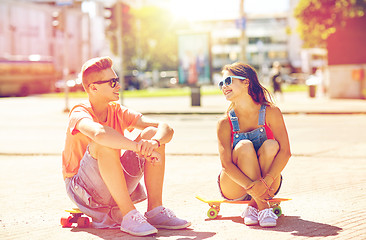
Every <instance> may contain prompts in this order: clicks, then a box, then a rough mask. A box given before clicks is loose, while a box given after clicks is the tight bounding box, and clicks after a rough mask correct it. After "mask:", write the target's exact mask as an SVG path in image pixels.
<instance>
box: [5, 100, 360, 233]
mask: <svg viewBox="0 0 366 240" xmlns="http://www.w3.org/2000/svg"><path fill="white" fill-rule="evenodd" d="M77 101H79V100H76V99H72V100H70V105H72V104H73V103H75V102H77ZM125 104H126V105H127V106H129V107H131V108H134V109H135V110H137V111H141V112H143V113H150V114H154V115H151V117H152V118H157V119H161V120H164V121H167V122H168V123H169V124H170V125H171V126H172V127H173V128H174V129H175V136H174V138H173V140H172V142H171V143H170V144H169V145H168V147H167V164H166V177H165V188H164V204H165V205H166V206H167V207H169V208H171V209H173V210H174V211H175V213H176V214H177V215H178V216H180V217H183V218H186V219H189V220H191V221H192V226H191V227H190V228H189V229H187V230H179V231H169V230H161V231H159V233H158V234H157V235H155V236H152V237H148V238H137V237H132V236H131V235H128V234H124V233H122V232H121V231H119V230H100V229H92V228H87V229H81V228H61V226H60V223H59V219H60V217H61V216H63V215H64V212H63V210H64V209H66V208H71V207H73V204H72V202H71V201H70V200H69V199H68V197H67V196H66V193H65V189H64V185H63V182H62V176H61V156H60V153H61V151H62V147H63V142H64V136H65V133H64V131H65V127H66V121H67V114H65V113H63V112H62V110H63V108H64V106H65V105H64V101H63V99H48V98H41V97H37V96H35V97H28V98H3V99H0V111H1V113H2V117H1V118H0V186H1V191H0V201H1V202H0V239H27V240H28V239H75V240H76V239H77V240H84V239H85V240H87V239H164V240H166V239H168V240H170V239H210V240H211V239H271V240H272V239H281V240H282V239H323V238H325V237H326V239H366V219H365V217H364V216H365V214H366V203H365V201H364V198H365V197H364V190H365V189H366V176H365V172H366V141H365V140H364V136H366V101H365V100H334V99H326V98H314V99H311V98H308V97H307V96H306V93H300V94H299V93H294V94H286V95H285V100H284V101H283V102H279V106H280V108H281V109H282V111H283V112H284V113H285V115H284V118H285V122H286V126H287V129H288V133H289V137H290V141H291V148H292V153H293V156H292V157H291V159H290V161H289V163H288V165H287V167H286V169H285V171H284V172H283V176H284V183H283V186H282V188H281V191H280V194H279V197H286V198H292V200H291V201H289V202H285V203H282V205H281V206H282V210H283V213H284V216H282V217H281V218H280V219H279V220H278V226H277V227H276V228H270V229H262V228H260V227H258V226H255V227H246V226H244V225H243V223H242V219H241V218H240V214H241V212H242V211H243V209H244V206H242V205H228V204H226V205H225V204H223V205H222V206H221V211H220V216H219V218H217V219H215V220H209V219H208V218H207V216H206V212H207V210H208V209H209V207H208V205H207V204H204V203H201V202H200V201H198V200H197V199H195V196H196V195H201V196H205V197H209V198H215V197H218V196H219V195H218V189H217V185H216V179H217V174H218V172H219V171H220V163H219V159H218V154H217V141H216V132H215V128H216V123H217V119H218V118H219V117H220V116H221V115H222V113H223V112H224V111H225V109H226V107H227V102H226V100H225V99H224V98H223V97H222V96H203V97H202V106H201V107H191V106H190V98H189V97H176V98H175V97H173V98H154V99H133V98H131V99H125ZM14 108H16V109H18V110H19V111H17V112H14V111H13V109H14ZM158 108H159V109H161V110H160V111H158V110H157V109H158ZM157 113H160V114H157ZM177 113H179V114H177ZM203 113H205V114H203ZM309 113H310V114H309ZM314 113H316V114H314ZM324 113H332V114H324ZM344 113H349V114H344ZM193 136H194V137H193ZM137 208H138V210H140V211H141V212H144V211H145V209H146V202H142V203H139V204H137Z"/></svg>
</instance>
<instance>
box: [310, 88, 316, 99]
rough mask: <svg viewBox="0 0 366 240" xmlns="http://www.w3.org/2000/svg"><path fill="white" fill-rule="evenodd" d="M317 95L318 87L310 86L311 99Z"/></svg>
mask: <svg viewBox="0 0 366 240" xmlns="http://www.w3.org/2000/svg"><path fill="white" fill-rule="evenodd" d="M315 95H316V85H309V97H311V98H314V97H315Z"/></svg>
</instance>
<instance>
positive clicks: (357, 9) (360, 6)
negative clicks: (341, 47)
mask: <svg viewBox="0 0 366 240" xmlns="http://www.w3.org/2000/svg"><path fill="white" fill-rule="evenodd" d="M365 10H366V0H300V1H299V3H298V5H297V7H296V9H295V12H294V15H295V17H296V18H297V20H298V27H297V31H298V32H299V33H300V37H301V38H302V39H303V40H304V47H325V44H326V39H327V38H328V36H329V35H330V34H332V33H334V32H335V31H336V29H337V28H339V27H342V26H344V24H345V22H346V20H347V19H349V18H355V17H362V16H364V15H365Z"/></svg>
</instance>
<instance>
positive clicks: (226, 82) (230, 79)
mask: <svg viewBox="0 0 366 240" xmlns="http://www.w3.org/2000/svg"><path fill="white" fill-rule="evenodd" d="M233 78H236V79H240V80H245V79H247V78H245V77H240V76H228V77H227V78H225V79H224V80H222V81H220V82H219V88H220V89H222V87H223V86H224V85H225V86H229V85H231V84H232V83H233Z"/></svg>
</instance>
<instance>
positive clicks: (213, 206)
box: [196, 196, 291, 219]
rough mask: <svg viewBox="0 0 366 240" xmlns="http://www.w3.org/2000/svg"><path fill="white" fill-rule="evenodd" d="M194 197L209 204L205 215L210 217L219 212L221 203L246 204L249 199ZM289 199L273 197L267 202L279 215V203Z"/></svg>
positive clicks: (278, 215)
mask: <svg viewBox="0 0 366 240" xmlns="http://www.w3.org/2000/svg"><path fill="white" fill-rule="evenodd" d="M196 198H197V199H198V200H200V201H202V202H204V203H207V204H208V205H209V206H210V209H209V210H208V211H207V216H208V217H209V218H211V219H215V218H216V217H217V215H218V214H219V212H220V205H221V203H231V204H248V203H249V202H250V200H248V201H233V200H225V199H213V200H207V199H204V198H201V197H199V196H196ZM289 200H291V199H289V198H273V199H270V200H269V201H268V202H269V204H270V206H271V208H273V212H274V213H275V214H276V215H277V217H280V216H281V215H282V210H281V207H280V203H281V202H284V201H289Z"/></svg>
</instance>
